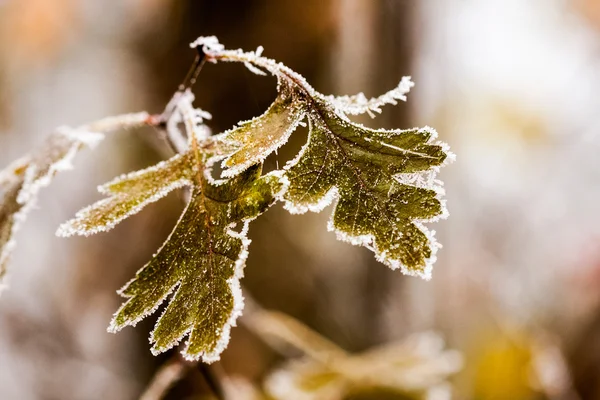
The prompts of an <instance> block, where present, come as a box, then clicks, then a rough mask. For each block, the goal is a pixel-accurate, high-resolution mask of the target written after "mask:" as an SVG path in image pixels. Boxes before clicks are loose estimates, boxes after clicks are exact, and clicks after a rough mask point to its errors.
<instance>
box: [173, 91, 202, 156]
mask: <svg viewBox="0 0 600 400" xmlns="http://www.w3.org/2000/svg"><path fill="white" fill-rule="evenodd" d="M194 99H195V97H194V94H193V93H192V91H191V90H190V89H186V90H185V91H183V92H177V93H176V94H175V95H174V96H173V97H172V98H171V100H170V101H169V103H168V104H167V106H166V107H165V110H166V111H165V113H166V114H167V115H169V119H168V120H167V135H168V136H169V139H170V140H171V142H172V143H173V145H174V146H175V149H176V150H177V152H179V153H183V152H185V151H186V150H187V148H188V146H189V144H190V143H191V140H192V139H193V138H195V139H196V140H204V139H206V138H208V137H209V136H210V135H211V132H210V129H209V128H208V127H207V126H206V125H205V124H204V120H206V119H211V118H212V115H211V114H210V113H209V112H207V111H204V110H202V109H200V108H194V106H193V103H194ZM180 123H183V124H184V126H185V131H186V132H185V133H184V132H182V131H181V129H179V124H180ZM186 133H187V134H186Z"/></svg>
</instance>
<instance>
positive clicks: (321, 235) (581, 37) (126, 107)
mask: <svg viewBox="0 0 600 400" xmlns="http://www.w3.org/2000/svg"><path fill="white" fill-rule="evenodd" d="M200 35H217V36H218V37H219V39H220V41H221V43H223V44H225V46H226V47H228V48H240V47H241V48H244V49H246V50H252V49H255V48H256V47H257V46H259V45H262V46H264V48H265V53H264V54H265V55H266V56H268V57H270V58H275V59H277V60H280V61H282V62H284V63H285V64H286V65H288V66H290V67H291V68H293V69H294V70H296V71H298V72H300V73H301V74H303V75H304V76H306V77H307V79H308V80H309V82H311V83H313V85H314V86H315V87H316V88H317V90H319V91H321V92H323V93H332V94H340V95H341V94H353V93H356V92H360V91H363V92H365V94H366V95H367V96H376V95H378V94H380V93H382V92H383V91H385V90H388V89H391V88H392V87H394V86H395V85H396V84H397V83H398V81H399V79H400V78H401V76H402V75H411V76H412V77H413V80H414V81H415V82H416V87H415V88H414V89H413V91H412V92H411V93H410V94H409V101H408V102H407V103H402V104H400V105H399V106H397V107H390V106H388V107H386V108H385V110H384V113H383V115H381V116H378V117H377V118H376V119H374V120H370V119H369V118H367V119H362V120H361V119H359V120H360V122H363V123H367V124H369V125H371V126H373V127H410V126H415V125H419V126H422V125H430V126H433V127H435V128H436V129H437V130H438V131H439V132H440V136H441V138H442V139H443V140H444V141H447V142H448V143H449V144H450V145H451V147H452V150H453V151H454V152H455V153H456V154H457V156H458V157H457V161H456V162H455V163H454V164H452V165H450V166H448V167H446V168H445V169H444V170H443V172H442V179H443V180H444V181H445V183H446V191H447V198H448V207H449V210H450V217H449V219H448V220H446V221H442V222H440V223H437V224H436V226H435V227H434V229H436V231H437V232H438V236H439V240H440V242H441V243H443V245H444V248H443V249H442V250H440V252H439V253H438V261H437V263H436V265H435V269H434V273H433V279H432V280H431V281H429V282H425V281H422V280H419V279H418V278H411V277H405V276H402V275H401V274H400V272H398V271H396V272H394V271H391V270H389V269H388V268H387V267H385V266H384V265H382V264H379V263H378V262H377V261H375V260H374V258H373V256H372V254H371V252H369V251H368V250H366V249H363V248H355V247H352V246H350V245H349V244H345V243H340V242H337V241H336V240H335V235H333V234H332V233H329V232H327V230H326V221H327V219H328V214H329V212H330V210H329V209H328V210H327V211H325V212H323V213H322V214H306V215H302V216H297V215H294V216H292V215H289V214H287V212H285V211H284V210H283V209H282V208H281V207H280V206H277V207H274V208H273V209H272V210H270V211H269V212H268V213H267V214H266V215H264V216H263V217H261V218H260V219H259V220H257V221H256V222H255V223H254V224H253V226H252V229H251V238H252V239H253V243H252V245H251V252H250V257H249V260H248V263H247V267H246V277H245V278H244V280H243V282H244V285H245V290H246V291H247V293H248V294H249V295H251V296H252V298H253V299H254V301H255V302H256V303H257V304H260V305H262V307H264V308H265V309H269V310H278V311H282V312H284V313H286V314H288V315H290V316H293V317H295V318H297V319H298V320H300V321H302V322H303V323H304V324H306V325H307V326H309V327H311V328H312V329H314V330H315V331H317V332H319V333H320V334H322V335H323V336H324V337H327V338H329V339H330V340H331V341H333V342H335V343H336V344H338V345H339V346H340V347H342V348H344V349H346V350H348V351H351V352H360V351H364V350H366V349H369V348H372V347H373V346H377V345H380V344H383V343H389V342H395V341H402V340H403V339H404V338H406V337H407V336H408V335H410V334H413V333H416V332H423V331H429V330H435V331H438V332H440V333H441V334H442V335H443V336H444V337H445V339H446V342H447V345H448V346H449V347H451V348H454V349H457V350H459V351H460V352H461V353H462V355H463V368H462V370H461V371H460V372H459V373H457V374H455V375H454V376H452V377H451V379H450V382H451V386H452V392H453V397H454V398H458V399H582V400H584V399H600V302H599V300H600V296H599V294H600V247H599V242H600V212H599V211H598V205H600V165H599V160H600V158H599V157H598V154H599V150H600V146H599V144H600V96H598V92H599V91H600V1H598V0H528V1H523V0H502V1H498V0H302V1H292V0H290V1H267V0H245V1H216V0H215V1H209V0H121V1H95V0H0V164H1V165H2V166H4V165H7V164H8V163H9V162H10V161H11V160H13V159H15V158H17V157H19V156H20V155H22V154H24V153H26V152H27V151H28V150H29V149H30V148H31V147H32V146H34V145H35V144H36V143H38V142H40V141H41V140H42V138H43V137H44V136H45V135H47V134H48V133H50V132H51V131H52V129H53V128H54V127H56V126H59V125H63V124H69V125H72V126H76V125H78V124H80V123H84V122H87V121H90V120H94V119H97V118H100V117H103V116H106V115H111V114H118V113H124V112H130V111H138V110H148V111H149V112H160V111H161V110H162V109H163V107H164V104H165V103H166V102H167V101H168V99H169V98H170V96H171V95H172V93H173V92H174V91H175V90H176V88H177V85H178V83H179V82H180V81H181V80H182V78H183V76H184V75H185V73H186V72H187V69H188V67H189V65H190V63H191V62H192V60H193V58H194V53H193V51H191V50H190V49H189V47H188V43H189V42H191V41H192V40H194V39H195V38H196V37H197V36H200ZM195 93H196V97H197V101H196V104H197V106H199V107H201V108H203V109H205V110H207V111H209V112H211V113H212V114H213V120H212V121H211V122H210V126H211V128H212V129H213V130H214V131H215V132H219V131H222V130H225V129H228V128H230V127H231V126H233V124H235V123H236V122H237V121H239V120H245V119H249V118H251V117H253V116H255V115H258V114H260V113H262V111H263V110H265V109H266V108H267V107H268V105H269V103H270V102H271V101H272V99H273V98H274V96H275V81H274V79H272V78H264V77H257V76H255V75H253V74H251V73H250V72H249V71H247V70H245V69H244V68H243V66H241V65H226V64H222V65H218V66H214V65H207V66H206V67H205V68H204V70H203V71H202V73H201V75H200V77H199V81H198V83H197V85H196V87H195ZM303 134H304V135H305V133H302V132H300V133H298V134H297V135H296V136H297V139H295V140H292V143H290V145H289V146H286V147H285V148H284V149H283V150H282V151H281V152H279V154H278V156H277V158H276V159H270V160H269V162H270V163H280V164H283V163H285V161H286V160H287V159H289V158H290V157H291V155H292V154H293V152H294V151H296V150H297V149H298V147H299V146H300V145H301V143H302V140H303V139H304V137H303ZM155 135H156V133H155V132H154V131H153V130H142V131H140V132H138V133H118V134H115V135H113V136H111V137H109V138H108V140H106V141H105V142H104V143H102V145H101V146H100V147H99V148H98V149H96V150H94V151H93V152H85V153H84V154H81V155H80V156H79V157H78V158H77V160H76V167H77V168H76V169H75V170H74V171H72V172H68V173H65V174H62V175H60V176H58V177H57V179H56V181H55V183H54V184H53V185H52V186H51V187H50V188H49V189H47V190H44V191H43V192H42V195H41V198H40V200H39V202H38V209H37V210H35V211H34V212H33V213H32V214H31V215H30V217H29V220H28V221H27V223H26V224H25V225H24V227H23V228H22V230H21V231H20V232H19V235H18V238H17V239H18V247H17V249H16V251H15V256H14V258H13V262H12V265H11V270H10V288H9V290H8V291H6V292H4V293H3V294H2V297H1V299H0V399H9V400H12V399H19V400H20V399H61V400H67V399H135V398H138V396H140V394H141V393H143V392H144V390H145V388H146V387H147V386H148V383H149V382H150V381H151V379H152V376H153V375H154V374H155V371H157V370H159V369H160V367H161V365H163V364H165V363H169V362H172V360H173V357H174V356H173V354H172V353H167V354H165V355H164V356H160V357H152V356H151V354H150V352H149V349H148V347H149V346H148V340H147V336H148V332H149V330H150V329H151V328H152V325H153V321H154V318H155V317H152V318H149V319H148V321H145V322H144V323H142V324H140V325H138V327H137V328H135V329H131V328H129V329H126V330H125V331H123V332H122V333H120V334H118V335H112V334H108V333H106V326H107V325H108V322H109V320H110V318H111V315H112V313H113V312H114V311H115V310H116V309H117V307H118V305H119V304H120V301H121V299H120V298H119V297H118V296H117V294H116V293H115V291H116V290H117V289H118V288H120V287H121V286H122V285H123V284H124V283H125V282H126V281H127V280H129V279H130V277H132V276H133V274H134V273H135V271H136V270H137V269H139V268H140V267H141V266H142V265H143V264H144V262H145V261H146V260H147V259H148V257H149V256H150V255H151V254H152V253H153V252H154V251H155V250H156V249H157V248H158V247H159V246H160V244H161V243H162V241H163V240H164V239H165V238H166V236H167V235H168V233H169V232H170V230H171V228H172V227H173V224H174V223H175V221H176V218H177V216H178V214H179V213H180V211H181V209H182V203H181V198H180V197H179V196H178V195H177V194H172V195H170V196H169V197H168V198H167V199H165V200H163V201H161V202H159V203H157V204H154V205H151V206H149V207H148V208H147V209H145V210H144V211H143V212H141V213H140V214H139V215H136V216H134V217H133V218H130V219H129V220H128V221H126V222H124V223H122V224H121V225H120V226H119V227H117V228H116V229H115V230H114V231H112V232H110V233H107V234H102V235H98V236H96V237H91V238H86V239H79V238H75V239H68V240H66V239H59V238H56V237H55V236H54V231H55V229H56V227H57V226H58V225H59V224H60V223H61V222H63V221H65V220H66V219H68V218H69V217H70V216H72V215H73V214H74V212H75V211H77V210H78V209H79V208H81V207H82V206H84V205H87V204H89V203H90V202H92V201H94V200H96V199H98V198H99V195H98V194H97V193H96V192H95V188H96V186H97V185H98V184H101V183H103V182H105V181H107V180H109V179H111V178H112V177H114V176H116V175H118V174H121V173H123V172H128V171H131V170H133V169H136V168H142V167H145V166H148V165H151V164H152V163H155V162H156V161H158V160H160V159H161V158H163V157H165V156H166V155H168V153H166V151H167V149H165V148H163V149H161V146H160V143H159V142H157V141H156V140H155V139H154V136H155ZM157 143H158V145H157ZM282 360H283V358H282V356H281V355H280V354H279V353H277V352H276V351H274V350H273V349H272V348H270V347H269V346H267V345H266V344H265V343H264V342H263V341H262V340H261V338H259V337H257V335H256V333H255V332H252V331H251V330H250V329H247V328H246V327H244V326H239V327H238V328H235V329H234V330H233V335H232V340H231V343H230V346H229V348H228V349H227V351H226V352H225V353H224V355H223V357H222V361H221V362H220V363H219V364H218V365H217V366H216V367H214V368H215V370H217V372H215V373H217V374H218V375H219V376H226V377H231V376H236V377H240V378H243V379H244V381H245V382H246V384H248V385H254V386H255V387H256V388H257V390H259V389H260V387H261V385H262V381H263V380H264V378H265V376H266V375H267V374H268V373H269V371H272V370H273V369H274V368H277V366H278V365H280V363H281V362H282ZM204 372H205V371H204ZM213 372H214V371H213ZM205 378H206V374H203V370H202V368H189V370H186V372H185V374H183V376H182V377H181V380H180V381H179V382H177V383H176V385H175V386H174V388H173V389H172V390H170V391H169V393H168V394H167V396H168V398H173V399H177V398H186V399H188V398H189V399H193V398H202V397H201V396H205V395H208V393H210V390H209V389H210V388H209V387H208V386H210V385H207V383H206V382H205V381H206V379H205ZM240 396H241V395H240ZM239 398H241V397H239ZM366 398H373V399H379V398H383V397H379V396H378V395H372V396H371V397H366ZM386 398H387V397H386ZM390 398H396V397H390ZM397 398H404V397H397ZM236 400H237V399H236ZM291 400H293V399H291ZM326 400H327V399H326Z"/></svg>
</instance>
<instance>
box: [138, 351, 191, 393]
mask: <svg viewBox="0 0 600 400" xmlns="http://www.w3.org/2000/svg"><path fill="white" fill-rule="evenodd" d="M188 368H189V366H188V365H186V364H185V363H184V362H183V361H182V360H181V359H180V358H179V357H173V358H172V359H171V360H169V361H167V362H166V363H165V364H164V365H162V366H161V367H160V368H159V369H158V371H157V372H156V374H155V375H154V377H153V378H152V381H150V384H149V385H148V387H147V388H146V390H145V391H144V393H142V395H141V396H140V400H161V399H163V398H164V397H165V396H166V395H167V393H168V392H169V390H170V389H171V388H172V387H173V386H174V385H175V384H176V383H177V382H179V381H180V380H181V379H182V378H183V377H184V376H185V373H186V370H187V369H188Z"/></svg>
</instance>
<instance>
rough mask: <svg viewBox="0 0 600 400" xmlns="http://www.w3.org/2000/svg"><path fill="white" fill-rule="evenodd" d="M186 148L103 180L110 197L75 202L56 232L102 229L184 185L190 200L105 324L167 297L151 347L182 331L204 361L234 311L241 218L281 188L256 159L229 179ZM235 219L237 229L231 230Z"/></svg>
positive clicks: (221, 343) (119, 323) (242, 250)
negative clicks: (72, 214)
mask: <svg viewBox="0 0 600 400" xmlns="http://www.w3.org/2000/svg"><path fill="white" fill-rule="evenodd" d="M194 147H195V146H193V150H189V151H188V152H186V153H184V154H183V155H177V156H174V157H173V158H171V159H170V160H167V161H165V162H163V163H161V164H159V165H157V166H155V167H151V168H148V169H146V170H143V171H139V172H136V173H133V174H129V175H126V176H124V177H122V178H119V179H117V180H115V181H113V182H111V183H109V184H108V185H106V186H104V187H103V188H102V191H103V192H104V193H106V194H108V195H110V197H108V198H107V199H104V200H101V201H99V202H98V203H96V204H94V205H92V206H90V207H88V208H87V209H84V210H82V211H81V212H80V213H78V214H77V216H76V218H75V219H74V220H72V221H69V222H67V223H66V224H65V225H63V226H62V227H61V228H60V230H59V234H61V235H71V234H84V235H85V234H89V233H94V232H97V231H101V230H108V229H110V228H112V227H113V226H114V225H115V224H116V223H118V222H120V221H122V220H123V219H124V218H126V217H127V216H129V215H131V214H133V213H135V212H137V211H139V210H140V209H141V208H143V207H144V206H145V205H146V204H148V203H150V202H152V201H156V200H158V199H159V198H161V197H163V196H165V195H166V194H167V193H168V192H169V191H171V190H173V189H174V188H176V187H181V186H184V185H185V186H189V187H190V200H189V202H188V204H187V206H186V208H185V211H184V212H183V214H182V216H181V217H180V219H179V221H178V223H177V225H176V226H175V228H174V229H173V232H172V233H171V235H170V236H169V238H168V239H167V240H166V242H165V243H164V244H163V246H162V247H161V248H160V250H159V251H158V252H157V253H156V254H155V255H154V256H153V257H152V259H151V260H150V261H149V262H148V263H147V264H146V265H145V266H144V267H143V268H142V269H141V270H140V271H139V272H138V273H137V274H136V277H135V278H134V279H133V280H132V281H130V282H129V283H128V284H127V285H126V286H125V287H124V288H123V289H121V290H120V293H121V294H122V295H123V296H124V297H126V298H127V299H128V300H127V301H126V302H125V303H124V304H123V306H122V307H121V308H120V309H119V310H118V311H117V312H116V314H115V316H114V318H113V321H112V323H111V326H110V327H109V330H110V331H113V332H115V331H118V330H120V329H122V328H123V327H125V326H127V325H135V324H136V323H137V322H138V321H140V320H141V319H142V318H144V317H145V316H147V315H149V314H152V313H153V312H155V311H156V310H157V308H158V307H159V306H160V304H161V303H162V302H164V301H165V299H166V298H167V297H168V296H169V295H170V294H171V293H173V295H172V298H171V300H170V303H169V305H168V306H167V307H166V309H165V311H164V313H163V314H162V315H161V317H160V318H159V320H158V322H157V324H156V326H155V328H154V331H153V332H152V334H151V336H150V340H151V342H152V343H153V347H152V352H153V353H154V354H158V353H161V352H163V351H166V350H168V349H170V348H172V347H173V346H175V345H177V344H178V343H179V342H180V341H181V339H182V338H184V337H186V336H188V337H189V338H188V341H187V345H186V347H185V349H184V350H183V354H184V356H185V357H186V358H187V359H192V360H196V359H199V358H202V360H203V361H204V362H213V361H215V360H218V359H219V355H220V353H221V352H222V351H223V350H224V349H225V347H226V346H227V343H228V341H229V331H230V329H231V326H233V325H235V322H236V319H237V317H238V316H239V315H240V314H241V310H242V307H243V297H242V294H241V290H240V285H239V280H240V278H241V277H242V275H243V268H244V262H245V259H246V256H247V248H248V245H249V243H250V241H249V239H247V237H246V231H247V223H248V221H250V220H252V219H254V218H256V217H257V216H258V215H260V214H261V213H263V212H264V211H266V209H267V208H268V207H269V206H270V205H271V204H273V203H274V201H275V195H276V193H278V192H279V191H281V189H282V184H281V183H280V177H279V176H278V175H277V174H274V173H272V174H267V175H264V176H261V170H262V167H261V165H255V166H253V167H251V168H249V169H247V170H246V171H244V172H243V173H242V174H240V175H238V176H236V177H235V178H232V179H230V180H228V181H216V182H215V181H213V180H212V178H211V177H210V171H209V163H208V160H209V159H210V158H211V155H210V154H206V153H202V152H199V151H197V150H194ZM238 223H242V225H243V228H242V229H241V231H240V232H236V231H234V227H235V226H236V224H238Z"/></svg>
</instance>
